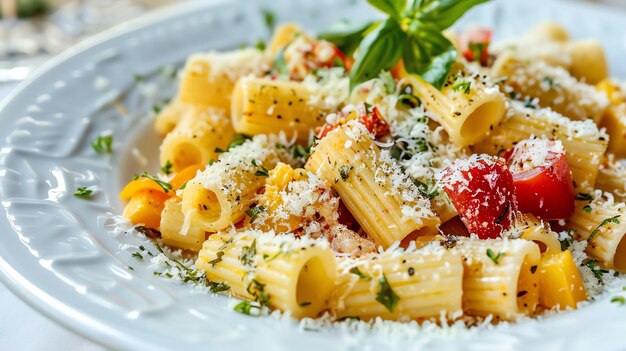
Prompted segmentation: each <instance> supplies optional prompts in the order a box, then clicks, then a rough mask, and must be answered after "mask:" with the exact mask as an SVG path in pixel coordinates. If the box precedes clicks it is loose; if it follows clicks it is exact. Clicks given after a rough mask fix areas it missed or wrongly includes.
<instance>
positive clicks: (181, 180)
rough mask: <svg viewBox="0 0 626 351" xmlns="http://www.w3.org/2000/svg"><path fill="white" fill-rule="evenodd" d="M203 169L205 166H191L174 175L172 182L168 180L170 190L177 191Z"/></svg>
mask: <svg viewBox="0 0 626 351" xmlns="http://www.w3.org/2000/svg"><path fill="white" fill-rule="evenodd" d="M204 168H206V166H205V165H191V166H188V167H185V168H183V169H182V170H181V171H179V172H178V173H176V174H175V175H174V177H173V178H172V180H170V184H171V185H172V189H176V190H178V189H179V188H180V187H181V186H183V184H185V183H187V182H188V181H190V180H191V179H193V178H194V177H195V176H196V174H197V173H198V171H204Z"/></svg>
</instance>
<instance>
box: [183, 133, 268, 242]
mask: <svg viewBox="0 0 626 351" xmlns="http://www.w3.org/2000/svg"><path fill="white" fill-rule="evenodd" d="M268 146H269V145H268V138H267V137H266V136H264V135H261V136H257V137H255V138H254V139H252V140H248V141H246V142H245V143H244V144H243V145H241V146H238V147H235V148H233V149H231V150H230V151H229V152H227V153H225V154H222V155H221V156H220V159H219V160H218V161H217V162H215V163H214V164H213V165H210V166H208V167H207V168H206V169H205V170H204V171H202V172H199V173H198V175H197V176H196V177H195V178H193V179H192V180H190V181H189V182H188V184H187V186H186V187H185V190H184V191H183V196H182V198H183V202H182V211H183V213H184V215H185V222H186V223H188V226H193V227H198V228H200V229H203V230H205V231H207V232H217V231H220V230H223V229H225V228H227V227H229V226H230V225H232V224H234V223H237V222H238V221H239V220H241V219H242V218H243V217H244V215H245V212H246V210H247V209H248V207H249V206H250V205H251V204H252V203H253V201H254V198H255V196H256V192H257V191H258V190H259V189H260V188H261V187H262V186H263V185H264V184H265V178H264V177H263V175H259V173H258V172H259V171H261V172H264V171H263V169H271V168H273V167H274V166H275V165H276V163H277V162H278V155H277V153H276V151H275V149H274V148H273V147H268ZM188 226H185V227H184V228H183V232H184V231H185V230H186V229H187V227H188Z"/></svg>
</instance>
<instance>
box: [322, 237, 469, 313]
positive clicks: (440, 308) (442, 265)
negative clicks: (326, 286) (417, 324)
mask: <svg viewBox="0 0 626 351" xmlns="http://www.w3.org/2000/svg"><path fill="white" fill-rule="evenodd" d="M340 267H341V268H340V273H339V279H338V280H337V286H336V287H335V289H334V291H333V297H332V299H331V312H332V313H333V314H334V315H335V316H336V317H337V318H339V319H340V318H344V317H359V318H360V319H362V320H371V319H374V318H377V317H380V318H382V319H389V320H406V319H412V320H423V319H429V318H434V319H439V318H440V317H441V316H442V315H444V316H447V317H448V318H451V317H452V316H454V315H456V314H459V315H460V312H461V311H462V303H461V302H462V295H463V263H462V262H461V255H460V254H459V253H458V252H452V251H448V250H445V249H444V248H442V247H441V246H439V245H438V244H430V245H429V246H426V247H425V248H422V249H420V250H415V251H411V252H393V251H388V252H384V253H382V254H374V255H369V256H367V257H365V258H362V259H358V260H348V259H346V261H344V262H343V263H342V264H340Z"/></svg>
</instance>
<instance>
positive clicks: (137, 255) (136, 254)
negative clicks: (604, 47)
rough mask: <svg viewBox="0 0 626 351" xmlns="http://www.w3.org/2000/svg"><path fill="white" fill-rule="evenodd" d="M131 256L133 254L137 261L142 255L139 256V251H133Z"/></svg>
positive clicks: (141, 258)
mask: <svg viewBox="0 0 626 351" xmlns="http://www.w3.org/2000/svg"><path fill="white" fill-rule="evenodd" d="M131 256H133V257H134V258H136V259H137V260H139V261H142V260H143V256H141V254H140V253H139V252H134V253H133V254H132V255H131Z"/></svg>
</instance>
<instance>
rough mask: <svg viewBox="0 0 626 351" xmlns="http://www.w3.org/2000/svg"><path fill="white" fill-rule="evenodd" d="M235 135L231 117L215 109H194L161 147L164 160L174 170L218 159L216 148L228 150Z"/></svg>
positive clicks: (188, 110)
mask: <svg viewBox="0 0 626 351" xmlns="http://www.w3.org/2000/svg"><path fill="white" fill-rule="evenodd" d="M234 134H235V132H234V131H233V128H232V126H231V124H230V118H228V117H227V116H225V115H224V112H223V111H221V110H218V109H215V108H210V107H209V108H201V107H190V108H189V109H187V111H186V113H185V114H184V116H183V118H182V119H181V121H180V123H178V125H177V126H176V128H174V130H173V131H172V132H171V133H169V134H168V135H167V136H166V137H165V140H163V143H162V144H161V153H160V161H161V165H165V164H166V163H167V162H168V161H169V162H171V164H172V171H174V172H178V171H179V170H181V169H183V168H185V167H187V166H190V165H197V164H207V163H209V161H210V160H212V159H213V160H214V159H217V156H218V154H217V153H216V152H215V150H216V148H220V149H226V146H227V145H228V143H229V142H230V140H231V139H232V138H233V136H234Z"/></svg>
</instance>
